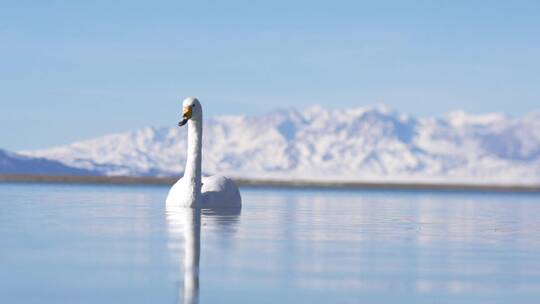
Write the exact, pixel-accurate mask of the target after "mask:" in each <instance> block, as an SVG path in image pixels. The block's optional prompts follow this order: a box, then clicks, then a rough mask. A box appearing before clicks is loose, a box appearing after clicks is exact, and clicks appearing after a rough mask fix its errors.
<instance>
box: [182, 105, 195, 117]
mask: <svg viewBox="0 0 540 304" xmlns="http://www.w3.org/2000/svg"><path fill="white" fill-rule="evenodd" d="M191 114H193V112H192V111H191V106H187V107H184V112H183V113H182V116H184V119H190V118H191Z"/></svg>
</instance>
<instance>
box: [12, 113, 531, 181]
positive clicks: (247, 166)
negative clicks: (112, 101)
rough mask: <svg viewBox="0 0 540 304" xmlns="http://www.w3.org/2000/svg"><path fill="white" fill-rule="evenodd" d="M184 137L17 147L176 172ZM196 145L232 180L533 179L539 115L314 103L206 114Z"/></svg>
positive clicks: (111, 166)
mask: <svg viewBox="0 0 540 304" xmlns="http://www.w3.org/2000/svg"><path fill="white" fill-rule="evenodd" d="M172 123H174V122H171V124H172ZM186 136H187V135H186V127H183V128H179V127H159V128H156V127H146V128H142V129H139V130H135V131H132V132H127V133H121V134H112V135H107V136H103V137H99V138H95V139H90V140H84V141H79V142H75V143H72V144H70V145H67V146H61V147H54V148H50V149H45V150H39V151H22V152H20V153H21V154H24V155H26V156H32V157H43V158H47V159H50V160H56V161H59V162H61V163H63V164H64V165H67V166H71V167H74V168H80V169H85V170H92V171H97V172H99V173H101V174H106V175H140V176H148V175H159V176H168V175H179V174H181V173H182V171H183V169H184V162H185V159H186V154H185V153H186V151H185V150H186ZM203 142H204V143H203V171H204V172H205V173H208V174H213V173H217V172H219V173H222V174H227V175H229V176H233V177H243V178H276V179H296V178H298V179H318V180H321V179H323V180H336V181H337V180H341V181H342V180H355V181H430V182H473V183H499V182H500V183H505V182H512V183H520V184H531V183H538V182H540V112H536V113H531V114H529V115H527V116H525V117H522V118H508V117H506V116H504V115H502V114H498V113H494V114H484V115H471V114H467V113H465V112H462V111H454V112H450V113H447V114H445V115H443V116H441V117H436V118H414V117H411V116H409V115H406V114H401V113H398V112H395V111H391V110H388V109H386V108H385V107H383V106H379V107H360V108H351V109H332V110H331V109H325V108H322V107H320V106H314V107H311V108H308V109H306V110H304V111H298V110H279V111H275V112H271V113H268V114H265V115H261V116H219V117H214V118H210V119H207V120H206V121H205V125H204V141H203Z"/></svg>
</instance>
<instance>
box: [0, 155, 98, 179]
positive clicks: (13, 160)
mask: <svg viewBox="0 0 540 304" xmlns="http://www.w3.org/2000/svg"><path fill="white" fill-rule="evenodd" d="M0 174H35V175H40V174H46V175H93V174H94V175H95V174H97V172H92V171H89V170H85V169H79V168H72V167H68V166H66V165H64V164H62V163H60V162H57V161H54V160H48V159H44V158H33V157H28V156H22V155H17V154H15V153H11V152H7V151H5V150H1V149H0Z"/></svg>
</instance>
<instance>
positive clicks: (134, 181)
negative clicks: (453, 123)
mask: <svg viewBox="0 0 540 304" xmlns="http://www.w3.org/2000/svg"><path fill="white" fill-rule="evenodd" d="M176 180H177V178H175V177H134V176H54V175H0V182H33V183H71V184H117V185H172V184H173V183H174V182H175V181H176ZM236 182H237V183H238V185H239V186H244V187H274V188H335V189H381V190H451V191H498V192H538V193H540V185H510V184H451V183H447V184H443V183H398V182H389V183H384V182H340V181H309V180H264V179H236Z"/></svg>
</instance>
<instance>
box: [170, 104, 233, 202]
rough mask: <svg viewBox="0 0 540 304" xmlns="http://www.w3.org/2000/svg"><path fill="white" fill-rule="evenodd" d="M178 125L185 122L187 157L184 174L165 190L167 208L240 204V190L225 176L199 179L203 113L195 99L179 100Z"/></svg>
mask: <svg viewBox="0 0 540 304" xmlns="http://www.w3.org/2000/svg"><path fill="white" fill-rule="evenodd" d="M183 107H184V111H183V114H182V121H180V122H179V123H178V125H179V126H180V127H181V126H183V125H185V124H186V123H187V125H188V145H187V159H186V167H185V170H184V177H182V178H180V179H179V180H178V181H177V182H176V183H175V184H174V185H173V186H172V188H171V190H169V195H168V196H167V201H166V204H167V208H169V207H171V208H174V207H202V208H221V207H240V206H241V204H242V199H241V197H240V191H238V187H237V186H236V184H235V183H234V181H233V180H231V179H230V178H227V177H225V176H219V175H214V176H209V177H203V178H201V161H202V131H203V130H202V129H203V115H202V107H201V103H200V102H199V100H198V99H197V98H194V97H188V98H186V99H185V100H184V102H183Z"/></svg>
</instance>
